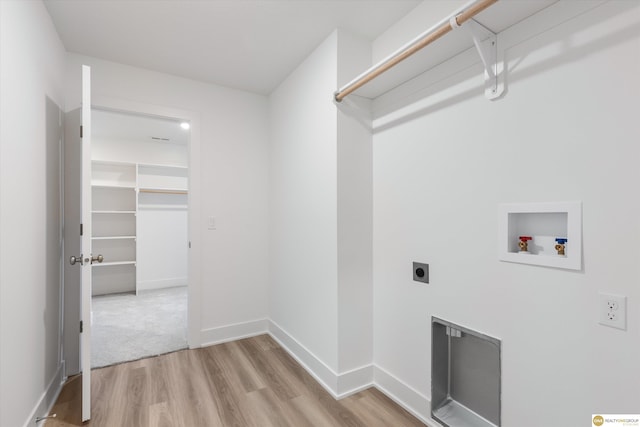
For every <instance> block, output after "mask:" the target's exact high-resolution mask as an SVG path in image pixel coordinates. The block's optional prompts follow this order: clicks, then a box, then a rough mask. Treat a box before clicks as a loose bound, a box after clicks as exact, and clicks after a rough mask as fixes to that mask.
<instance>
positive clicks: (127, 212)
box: [91, 211, 136, 215]
mask: <svg viewBox="0 0 640 427" xmlns="http://www.w3.org/2000/svg"><path fill="white" fill-rule="evenodd" d="M91 213H93V214H108V215H110V214H135V213H136V211H91Z"/></svg>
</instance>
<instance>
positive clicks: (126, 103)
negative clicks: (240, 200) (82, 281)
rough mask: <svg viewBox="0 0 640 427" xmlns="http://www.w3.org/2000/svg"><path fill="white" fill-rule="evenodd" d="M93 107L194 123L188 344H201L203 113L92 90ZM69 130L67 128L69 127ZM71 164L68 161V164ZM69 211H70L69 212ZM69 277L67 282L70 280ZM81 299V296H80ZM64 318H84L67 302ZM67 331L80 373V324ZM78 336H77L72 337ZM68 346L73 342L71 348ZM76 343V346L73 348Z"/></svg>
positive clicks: (190, 146)
mask: <svg viewBox="0 0 640 427" xmlns="http://www.w3.org/2000/svg"><path fill="white" fill-rule="evenodd" d="M91 108H92V109H94V108H97V109H102V110H111V111H118V112H122V113H132V114H142V115H148V116H157V117H162V118H169V119H173V120H184V121H188V122H189V123H190V124H191V129H190V131H191V133H190V138H189V143H188V153H189V154H188V159H189V170H188V177H189V193H188V196H187V197H188V199H187V200H188V213H187V234H188V238H189V242H190V249H188V251H189V252H188V277H189V281H188V284H187V294H188V301H187V312H188V313H187V344H188V346H189V348H199V347H201V346H202V338H201V329H202V326H201V325H202V323H201V313H202V305H201V299H202V298H201V293H202V273H201V272H202V232H201V230H202V227H201V223H202V222H201V206H202V201H201V197H200V195H201V189H200V182H201V179H200V177H201V163H200V158H201V156H200V123H201V121H200V113H198V112H194V111H189V110H183V109H177V108H171V107H164V106H159V105H154V104H146V103H141V102H136V101H131V100H128V99H122V98H116V97H109V96H100V95H97V94H92V100H91ZM65 130H66V128H65ZM67 166H68V165H65V167H67ZM65 214H66V212H65ZM69 255H73V254H67V253H66V247H65V255H64V258H63V264H65V265H66V262H67V261H66V260H67V259H68V258H69ZM66 280H67V279H66V278H65V284H66ZM67 290H68V289H67V287H66V286H65V292H67ZM63 301H66V297H63ZM78 301H79V300H78ZM63 310H64V315H63V316H64V318H65V324H66V325H69V324H73V325H77V324H78V323H79V322H80V316H79V315H80V313H79V312H78V318H77V319H70V318H68V317H67V310H69V307H67V306H66V305H64V303H63ZM62 333H63V335H64V337H65V339H64V343H65V344H66V346H65V348H64V350H63V351H64V355H65V358H67V357H75V356H71V354H75V355H77V363H78V365H77V366H75V365H74V364H73V363H72V364H71V365H70V366H68V367H66V371H65V376H69V375H70V374H71V375H73V374H75V373H77V372H78V371H76V369H78V370H79V359H80V357H79V355H80V339H78V337H77V334H78V329H77V328H74V327H72V328H68V327H65V328H63V332H62ZM72 335H73V336H75V337H72ZM68 346H71V348H69V347H68ZM73 347H75V348H73Z"/></svg>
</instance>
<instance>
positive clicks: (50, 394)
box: [24, 362, 65, 427]
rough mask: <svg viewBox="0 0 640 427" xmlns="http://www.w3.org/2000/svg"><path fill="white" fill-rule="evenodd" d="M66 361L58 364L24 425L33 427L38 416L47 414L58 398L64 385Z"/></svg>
mask: <svg viewBox="0 0 640 427" xmlns="http://www.w3.org/2000/svg"><path fill="white" fill-rule="evenodd" d="M64 380H65V378H64V362H62V363H60V364H59V365H58V369H57V370H56V373H55V374H54V376H53V378H52V379H51V381H50V382H49V385H48V386H47V388H46V389H45V391H44V392H43V393H42V396H40V399H39V400H38V403H37V404H36V406H35V407H34V408H33V411H31V414H30V415H29V418H27V421H25V423H24V427H32V426H34V425H36V418H38V417H44V416H46V415H47V414H48V413H49V411H51V408H52V407H53V404H54V403H56V399H57V398H58V395H59V394H60V391H61V390H62V386H63V385H64Z"/></svg>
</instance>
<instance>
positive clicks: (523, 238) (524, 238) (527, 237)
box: [518, 236, 533, 242]
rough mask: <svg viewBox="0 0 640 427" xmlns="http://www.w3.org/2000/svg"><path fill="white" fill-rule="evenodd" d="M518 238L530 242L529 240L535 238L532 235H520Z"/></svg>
mask: <svg viewBox="0 0 640 427" xmlns="http://www.w3.org/2000/svg"><path fill="white" fill-rule="evenodd" d="M518 239H520V241H521V242H528V241H529V240H532V239H533V238H532V237H531V236H520V237H518Z"/></svg>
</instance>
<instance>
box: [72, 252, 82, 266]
mask: <svg viewBox="0 0 640 427" xmlns="http://www.w3.org/2000/svg"><path fill="white" fill-rule="evenodd" d="M76 262H77V263H80V265H83V263H82V254H80V256H77V257H76V256H72V257H71V258H69V264H71V265H76Z"/></svg>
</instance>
